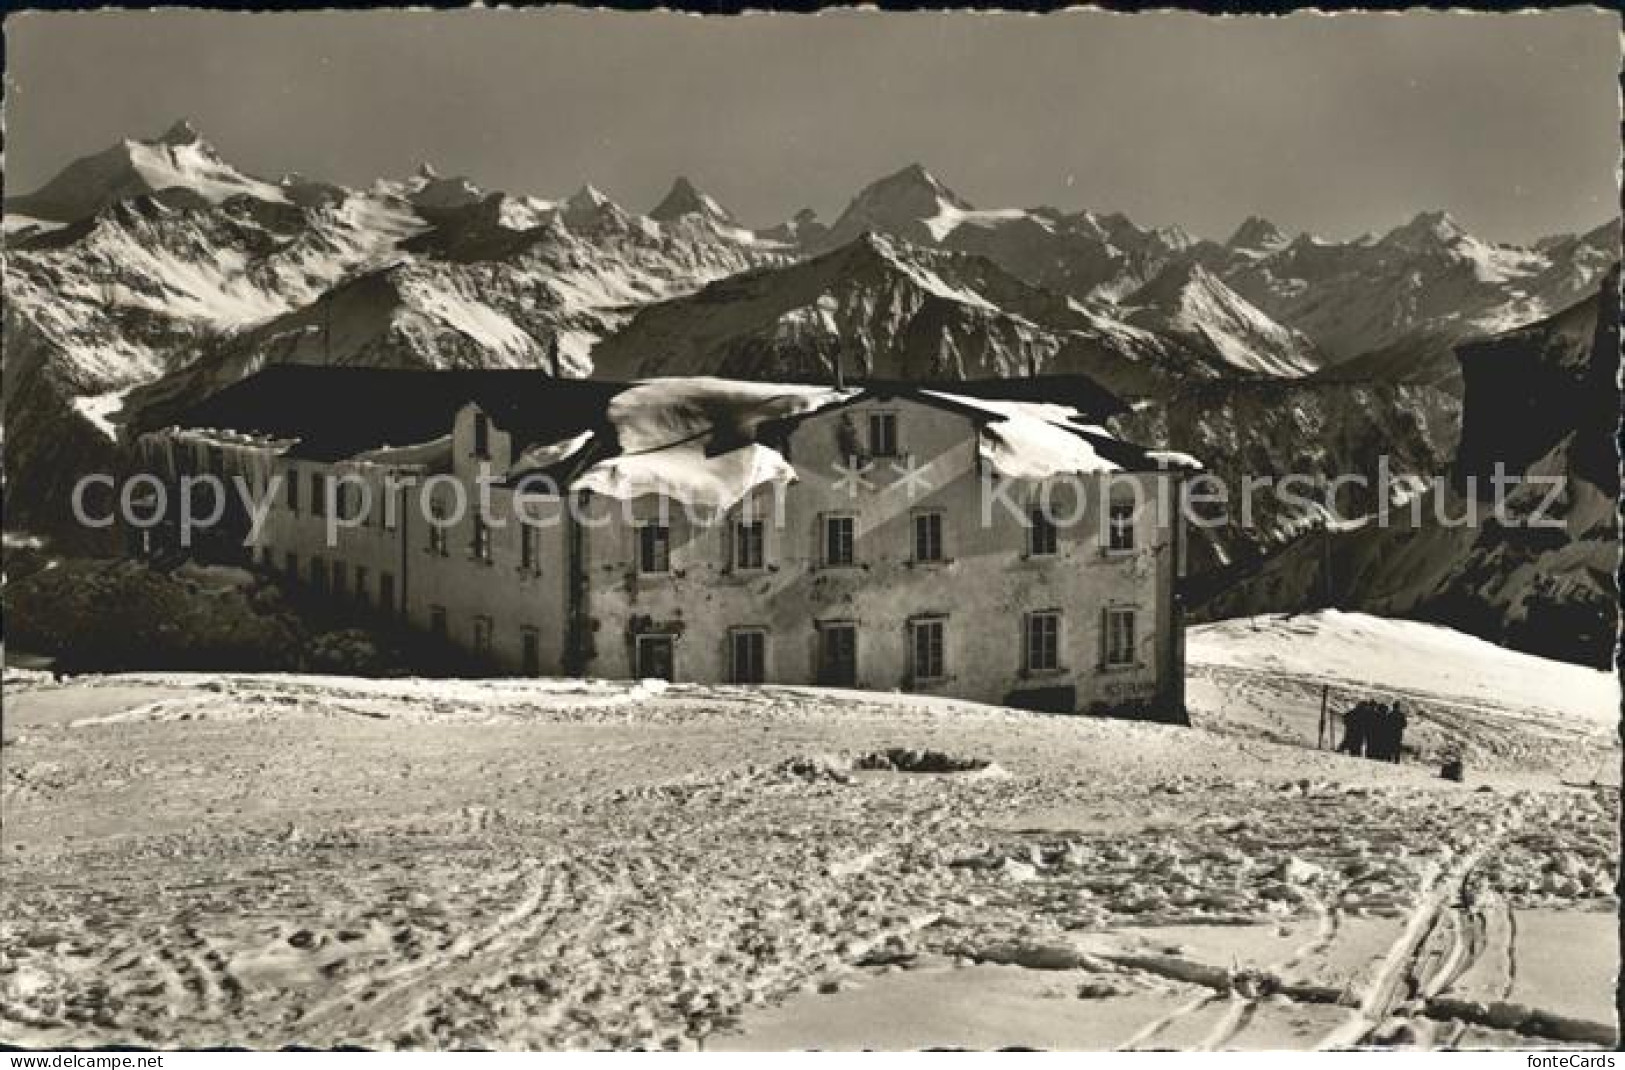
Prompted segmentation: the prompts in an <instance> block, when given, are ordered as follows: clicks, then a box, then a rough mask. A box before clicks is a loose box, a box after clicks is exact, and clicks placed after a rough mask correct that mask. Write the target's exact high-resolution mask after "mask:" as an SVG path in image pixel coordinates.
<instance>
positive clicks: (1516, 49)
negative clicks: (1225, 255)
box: [5, 9, 1620, 240]
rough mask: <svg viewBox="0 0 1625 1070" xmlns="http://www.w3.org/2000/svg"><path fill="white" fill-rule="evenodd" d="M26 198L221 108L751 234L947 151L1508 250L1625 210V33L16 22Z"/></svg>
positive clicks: (633, 19)
mask: <svg viewBox="0 0 1625 1070" xmlns="http://www.w3.org/2000/svg"><path fill="white" fill-rule="evenodd" d="M5 30H6V50H7V57H6V58H7V71H6V98H5V123H6V160H5V163H6V171H7V178H6V185H7V189H8V191H11V192H21V191H24V190H29V189H32V188H34V187H36V186H37V185H38V184H39V183H40V182H42V181H43V180H45V179H46V178H48V177H49V176H50V175H51V174H53V173H54V172H55V171H56V170H57V169H58V168H60V167H61V166H62V165H63V164H64V163H66V162H68V161H69V160H71V159H73V158H74V157H76V156H81V155H85V154H87V153H89V152H92V151H95V150H97V149H100V148H103V147H105V146H106V145H108V144H110V143H112V142H113V141H115V140H116V139H118V138H121V137H127V136H141V137H151V136H154V135H156V134H158V133H159V132H161V131H162V130H163V129H164V128H166V127H167V126H168V125H169V124H170V123H171V122H172V121H173V120H175V119H176V118H179V117H181V116H187V117H190V118H191V119H192V121H193V122H194V124H195V125H196V126H197V127H198V128H199V129H200V130H201V131H202V132H203V134H204V135H205V136H206V137H208V138H209V140H210V141H212V142H213V143H214V144H215V145H216V147H217V148H219V150H220V151H221V153H222V154H223V155H225V156H226V157H227V158H228V159H230V160H232V161H233V162H235V163H237V164H238V165H239V166H240V167H243V168H244V169H246V170H250V171H254V172H256V173H264V174H269V175H273V176H274V175H276V174H280V173H282V172H284V171H290V170H297V171H301V172H304V173H306V174H309V175H312V176H317V177H323V178H330V179H333V180H336V181H341V182H345V183H349V184H362V183H366V182H369V181H370V180H371V179H373V178H375V177H377V176H380V175H403V174H406V173H408V172H409V171H411V170H413V169H414V168H415V167H416V166H417V164H418V163H419V162H420V161H422V160H430V161H433V162H434V163H435V164H436V165H437V166H438V167H439V168H440V169H441V171H443V172H446V173H463V174H467V175H469V176H470V177H472V178H473V179H474V180H475V181H477V182H479V183H480V184H481V185H483V186H486V187H487V188H497V189H508V190H512V191H515V192H523V193H534V194H538V195H542V196H562V195H564V194H567V193H569V192H570V191H571V190H573V189H574V188H576V187H577V186H579V185H580V184H581V183H582V182H583V181H588V180H590V181H591V182H593V183H594V184H595V185H597V186H598V187H600V188H601V189H603V190H604V191H605V192H607V193H609V194H610V195H611V196H612V197H614V198H615V199H616V200H617V201H619V202H620V203H622V204H623V205H625V206H627V207H629V208H634V209H641V210H647V209H648V208H650V207H652V206H653V204H654V203H655V202H656V201H657V200H658V199H659V197H660V196H661V194H662V193H663V192H664V191H665V188H666V187H667V186H668V185H669V183H670V181H671V179H672V177H673V176H674V175H676V174H679V173H683V174H687V175H689V176H690V177H692V178H693V179H694V180H695V182H696V184H698V185H699V186H701V187H702V188H704V189H706V190H707V191H708V192H710V193H711V194H712V195H713V196H715V197H717V199H719V200H721V201H722V202H723V203H724V204H726V205H728V206H730V207H731V208H732V209H733V210H734V211H735V213H736V214H737V215H739V216H740V217H741V218H742V219H743V220H744V221H745V222H747V223H750V224H753V225H766V224H770V223H773V222H776V221H778V220H780V219H783V218H785V217H787V216H788V215H789V214H790V213H791V212H793V211H794V210H795V209H797V208H798V207H801V206H803V205H810V206H812V207H814V208H816V209H817V210H818V211H819V213H820V214H821V215H822V216H823V217H824V218H825V219H826V221H833V218H834V216H835V215H836V214H837V213H838V212H839V211H840V209H841V208H842V207H843V206H844V205H845V203H846V200H847V199H848V198H849V197H850V196H851V195H852V194H853V193H855V192H856V191H857V190H858V189H859V188H860V187H861V186H863V185H864V184H865V183H867V182H869V181H871V180H872V179H874V178H877V177H879V176H881V175H883V174H886V173H889V172H891V171H894V170H896V169H897V168H899V167H902V166H904V165H906V164H909V163H912V162H915V161H918V162H921V163H923V164H925V165H926V166H927V167H928V168H929V169H931V170H932V171H933V172H934V173H935V174H936V175H937V176H938V177H939V178H940V179H942V180H943V181H944V182H945V183H946V184H948V185H949V186H952V187H953V188H955V189H956V190H958V192H959V193H960V194H961V195H963V196H964V197H966V198H967V199H968V200H970V201H971V202H972V203H975V204H981V205H988V206H1004V205H1019V206H1034V205H1039V204H1048V205H1053V206H1055V207H1058V208H1063V209H1068V210H1071V209H1077V208H1085V207H1089V208H1098V209H1114V210H1121V211H1123V212H1126V213H1127V214H1128V215H1129V216H1131V217H1132V218H1134V219H1135V220H1136V221H1137V222H1139V223H1141V224H1143V225H1153V224H1156V225H1160V224H1171V223H1178V224H1180V225H1182V226H1185V227H1186V228H1187V229H1189V230H1191V231H1193V232H1194V233H1197V234H1199V235H1205V236H1210V237H1220V238H1222V237H1224V236H1225V235H1226V234H1228V232H1229V231H1230V230H1231V229H1233V228H1234V227H1235V226H1236V224H1237V223H1238V222H1240V220H1241V219H1242V218H1243V217H1245V216H1246V215H1248V214H1251V213H1255V212H1256V213H1260V214H1263V215H1266V216H1269V217H1270V218H1272V219H1274V220H1275V221H1276V222H1277V223H1279V224H1280V225H1282V226H1284V227H1287V228H1289V229H1303V230H1310V231H1313V232H1316V233H1320V234H1323V235H1326V236H1328V237H1347V236H1351V235H1354V234H1357V233H1360V232H1363V231H1366V230H1373V229H1387V228H1388V227H1390V226H1392V225H1394V224H1396V223H1399V222H1402V221H1403V220H1404V219H1406V218H1409V217H1410V216H1411V215H1413V214H1415V213H1416V212H1417V211H1419V210H1423V209H1432V208H1444V209H1446V210H1448V211H1450V212H1451V213H1452V214H1453V215H1455V216H1456V218H1457V219H1458V220H1459V221H1460V222H1461V223H1462V225H1464V226H1466V227H1467V228H1468V229H1470V230H1473V231H1475V232H1477V233H1479V234H1481V235H1482V236H1484V237H1486V238H1491V239H1497V240H1523V239H1528V238H1531V237H1534V236H1537V235H1541V234H1547V233H1552V232H1556V231H1563V230H1575V229H1581V228H1589V227H1591V226H1593V225H1595V224H1597V223H1600V222H1602V221H1603V220H1605V219H1607V218H1608V217H1610V216H1611V215H1612V214H1614V212H1615V211H1616V210H1617V204H1618V196H1617V194H1616V192H1615V191H1616V181H1617V180H1616V177H1615V176H1616V166H1617V159H1618V154H1619V119H1618V104H1617V97H1618V82H1617V77H1618V69H1619V48H1620V38H1619V20H1618V17H1617V16H1616V15H1614V14H1613V13H1611V12H1606V11H1603V10H1600V9H1571V10H1568V11H1558V12H1546V13H1538V14H1526V15H1487V14H1441V13H1427V12H1422V13H1415V14H1402V15H1339V16H1317V15H1310V14H1299V15H1293V16H1290V17H1285V18H1262V17H1253V18H1228V19H1219V18H1208V17H1204V16H1200V15H1194V14H1186V13H1165V14H1154V15H1112V14H1107V13H1103V12H1076V13H1066V14H1060V15H1050V16H1031V15H997V16H992V15H978V14H961V15H937V14H906V13H905V14H875V13H859V12H849V13H840V14H823V15H819V16H795V15H754V16H743V17H734V18H700V17H696V16H685V15H672V14H617V13H611V12H592V11H577V10H572V9H554V10H546V11H521V12H504V11H464V12H440V13H393V12H314V13H304V14H228V13H208V12H189V11H169V12H163V11H159V12H110V13H55V14H38V13H35V14H24V15H21V16H11V17H8V18H7V19H6V25H5Z"/></svg>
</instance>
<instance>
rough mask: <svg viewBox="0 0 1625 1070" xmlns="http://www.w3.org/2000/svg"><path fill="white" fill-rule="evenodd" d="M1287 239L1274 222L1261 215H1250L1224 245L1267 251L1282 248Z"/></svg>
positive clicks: (1230, 247) (1233, 247)
mask: <svg viewBox="0 0 1625 1070" xmlns="http://www.w3.org/2000/svg"><path fill="white" fill-rule="evenodd" d="M1288 241H1289V239H1288V238H1287V236H1286V234H1284V233H1283V232H1282V231H1281V228H1280V227H1277V226H1276V225H1275V224H1274V223H1271V222H1270V221H1269V220H1268V219H1265V218H1264V217H1263V216H1257V215H1250V216H1248V217H1247V218H1246V219H1245V220H1243V221H1242V224H1241V226H1239V227H1237V228H1236V232H1235V233H1234V234H1232V235H1230V239H1229V240H1228V241H1226V242H1225V243H1224V244H1225V247H1226V248H1229V249H1243V250H1252V251H1259V252H1263V251H1267V250H1273V249H1279V248H1282V247H1283V246H1285V245H1286V244H1287V242H1288Z"/></svg>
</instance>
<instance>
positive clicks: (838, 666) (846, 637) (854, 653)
mask: <svg viewBox="0 0 1625 1070" xmlns="http://www.w3.org/2000/svg"><path fill="white" fill-rule="evenodd" d="M818 682H819V683H820V684H823V685H824V686H825V687H856V686H857V685H858V626H857V625H855V624H851V623H848V622H844V621H833V622H826V623H824V624H820V625H819V626H818Z"/></svg>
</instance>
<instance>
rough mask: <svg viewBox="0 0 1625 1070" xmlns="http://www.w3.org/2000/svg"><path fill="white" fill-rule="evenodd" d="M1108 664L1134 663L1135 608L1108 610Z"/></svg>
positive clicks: (1106, 642) (1106, 644)
mask: <svg viewBox="0 0 1625 1070" xmlns="http://www.w3.org/2000/svg"><path fill="white" fill-rule="evenodd" d="M1105 646H1106V664H1107V665H1112V666H1121V665H1133V664H1134V610H1132V609H1115V608H1114V609H1108V610H1106V638H1105Z"/></svg>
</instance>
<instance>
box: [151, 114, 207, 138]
mask: <svg viewBox="0 0 1625 1070" xmlns="http://www.w3.org/2000/svg"><path fill="white" fill-rule="evenodd" d="M156 140H157V143H158V144H161V145H192V144H196V143H197V142H199V141H202V140H203V135H201V134H199V133H198V132H197V127H195V126H193V125H192V120H190V119H186V118H181V119H177V120H175V121H174V122H173V123H171V124H170V127H169V129H168V130H165V131H164V132H163V133H162V134H160V135H158V137H157V139H156Z"/></svg>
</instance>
